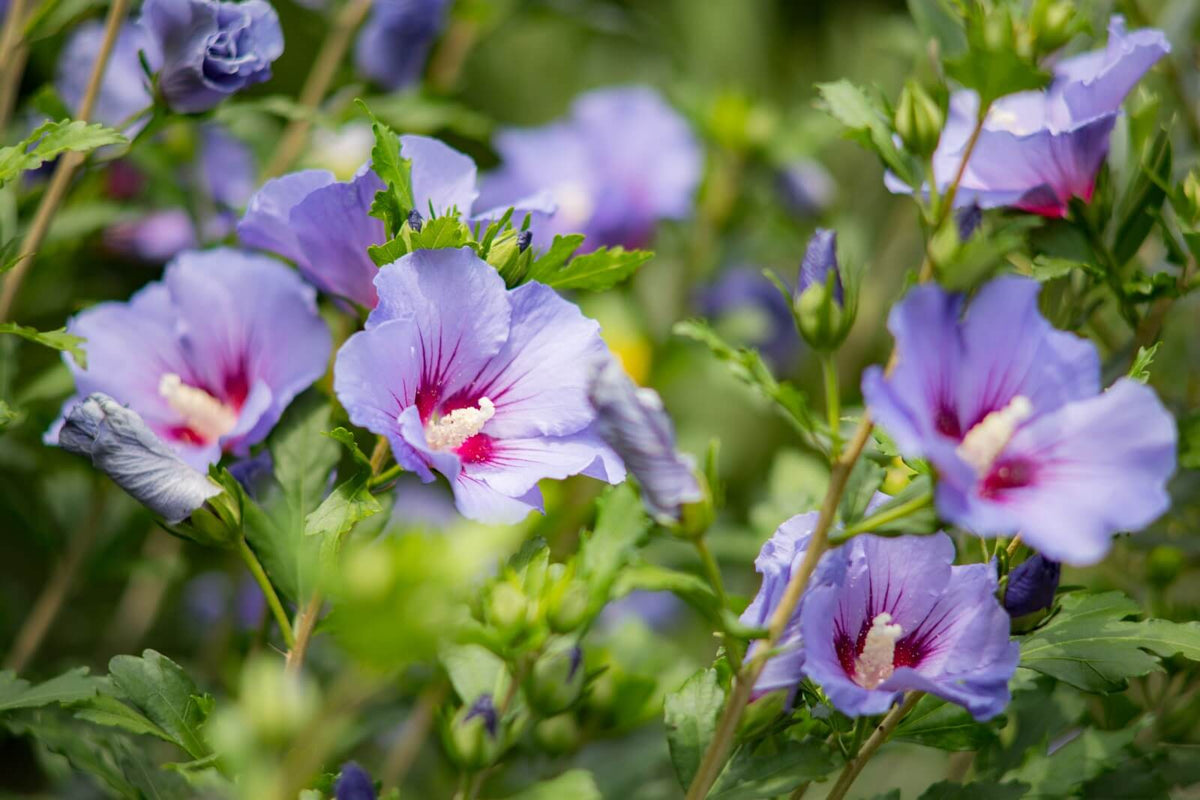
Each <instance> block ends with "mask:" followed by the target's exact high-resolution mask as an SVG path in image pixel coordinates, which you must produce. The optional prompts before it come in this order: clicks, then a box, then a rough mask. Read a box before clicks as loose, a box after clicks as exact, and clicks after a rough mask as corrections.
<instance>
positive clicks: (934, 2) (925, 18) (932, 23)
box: [908, 0, 967, 56]
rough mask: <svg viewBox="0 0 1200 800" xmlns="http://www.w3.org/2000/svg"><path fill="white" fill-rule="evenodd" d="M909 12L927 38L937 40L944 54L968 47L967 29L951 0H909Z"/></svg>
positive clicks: (950, 53)
mask: <svg viewBox="0 0 1200 800" xmlns="http://www.w3.org/2000/svg"><path fill="white" fill-rule="evenodd" d="M908 12H909V14H911V15H912V18H913V21H914V22H915V23H916V24H917V29H918V30H919V31H921V33H922V34H924V35H925V36H926V38H929V39H936V40H937V43H938V45H939V46H940V47H941V50H942V55H943V56H956V55H958V54H959V53H961V52H962V51H964V50H966V49H967V32H966V29H965V28H964V26H963V21H962V18H961V17H960V16H959V15H958V13H957V12H955V10H954V8H953V6H952V5H951V3H950V0H908Z"/></svg>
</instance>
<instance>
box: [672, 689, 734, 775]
mask: <svg viewBox="0 0 1200 800" xmlns="http://www.w3.org/2000/svg"><path fill="white" fill-rule="evenodd" d="M724 705H725V690H724V689H722V688H721V683H720V681H719V680H718V679H717V671H716V670H713V669H703V670H700V671H699V672H697V673H696V674H695V675H693V676H692V677H690V678H688V679H687V681H686V682H685V683H684V684H683V686H681V687H680V689H679V691H677V692H675V693H674V694H669V695H667V696H666V698H665V699H664V700H663V718H664V721H665V722H666V725H667V745H668V746H669V747H670V749H671V762H672V763H673V764H674V765H675V772H676V774H677V775H678V776H679V783H680V785H681V786H683V787H685V788H686V787H687V786H689V785H690V784H691V782H692V778H694V777H695V776H696V770H697V769H699V767H700V760H701V759H702V758H703V757H704V751H705V750H707V749H708V745H709V743H710V742H711V741H712V738H713V736H714V735H715V734H716V731H717V721H718V720H719V719H720V717H721V708H722V707H723V706H724Z"/></svg>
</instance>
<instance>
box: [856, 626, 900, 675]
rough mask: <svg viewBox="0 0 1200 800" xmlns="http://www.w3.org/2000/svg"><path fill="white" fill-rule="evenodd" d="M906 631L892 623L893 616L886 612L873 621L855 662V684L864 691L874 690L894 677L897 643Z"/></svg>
mask: <svg viewBox="0 0 1200 800" xmlns="http://www.w3.org/2000/svg"><path fill="white" fill-rule="evenodd" d="M903 635H904V629H903V628H901V627H900V626H899V625H896V624H893V623H892V615H891V614H889V613H887V612H886V611H884V612H883V613H880V614H877V615H876V616H875V618H874V619H873V620H871V628H870V630H868V631H867V640H866V642H865V643H864V644H863V649H862V652H861V653H859V655H858V658H856V659H855V660H854V682H855V683H857V684H858V685H859V686H861V687H863V688H864V689H874V688H875V687H876V686H878V685H879V684H881V683H883V682H884V681H886V680H887V679H888V678H890V677H892V673H893V672H894V671H895V669H896V668H895V658H896V641H897V640H898V639H899V638H900V637H901V636H903Z"/></svg>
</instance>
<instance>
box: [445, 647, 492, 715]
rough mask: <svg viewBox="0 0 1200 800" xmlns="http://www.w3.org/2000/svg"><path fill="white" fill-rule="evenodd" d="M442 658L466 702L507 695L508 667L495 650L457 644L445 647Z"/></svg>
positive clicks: (458, 693) (448, 673)
mask: <svg viewBox="0 0 1200 800" xmlns="http://www.w3.org/2000/svg"><path fill="white" fill-rule="evenodd" d="M439 658H440V659H441V662H442V666H444V667H445V668H446V674H447V675H449V676H450V683H451V685H452V686H454V691H455V693H456V694H457V695H458V698H459V699H460V700H462V701H463V703H464V704H467V705H469V704H471V703H474V702H475V700H476V699H477V698H478V697H479V696H480V695H485V694H490V695H492V696H493V697H495V698H502V697H504V695H505V693H506V691H507V689H508V682H509V677H508V668H507V667H506V666H505V665H504V659H502V658H500V656H498V655H496V654H495V653H493V652H492V651H491V650H488V649H487V648H486V647H482V646H480V645H477V644H464V645H453V646H450V647H446V648H444V649H443V650H442V652H441V654H440V656H439ZM497 702H499V700H498V699H497Z"/></svg>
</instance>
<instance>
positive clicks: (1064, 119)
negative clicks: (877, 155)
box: [888, 16, 1171, 217]
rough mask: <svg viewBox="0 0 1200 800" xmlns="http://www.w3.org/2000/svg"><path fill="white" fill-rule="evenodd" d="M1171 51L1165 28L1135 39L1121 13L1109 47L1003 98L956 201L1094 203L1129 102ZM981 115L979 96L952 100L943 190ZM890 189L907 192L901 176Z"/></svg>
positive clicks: (943, 145)
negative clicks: (1040, 85)
mask: <svg viewBox="0 0 1200 800" xmlns="http://www.w3.org/2000/svg"><path fill="white" fill-rule="evenodd" d="M1170 49H1171V47H1170V45H1169V44H1168V43H1167V39H1166V37H1165V36H1164V35H1163V33H1162V31H1159V30H1155V29H1153V28H1144V29H1142V30H1137V31H1133V32H1132V33H1127V32H1126V30H1125V20H1124V18H1122V17H1120V16H1114V17H1113V18H1112V19H1111V20H1110V21H1109V23H1108V46H1107V47H1106V48H1105V49H1104V50H1097V51H1093V52H1090V53H1084V54H1082V55H1079V56H1075V57H1073V58H1066V59H1063V60H1062V61H1060V62H1059V63H1058V64H1057V65H1055V67H1054V78H1053V80H1052V81H1051V83H1050V85H1049V86H1048V87H1047V88H1046V89H1045V90H1044V91H1030V92H1018V93H1017V94H1012V95H1009V96H1007V97H1003V98H1001V99H999V100H998V101H996V102H995V103H994V104H993V106H992V108H991V109H990V110H989V111H988V116H987V120H986V121H985V122H984V126H983V132H982V133H981V134H980V136H979V141H978V142H977V143H976V145H975V149H974V151H973V152H972V153H971V160H970V161H969V162H968V164H967V169H966V171H965V172H964V173H963V179H962V183H961V184H960V185H959V190H958V193H957V195H956V196H955V204H956V205H960V206H961V205H969V204H971V203H977V204H978V205H979V206H981V207H983V208H995V207H997V206H1014V207H1016V208H1020V209H1022V210H1024V211H1028V212H1031V213H1034V214H1042V215H1044V216H1047V217H1061V216H1063V215H1065V214H1066V213H1067V206H1068V203H1069V202H1070V200H1071V198H1072V197H1081V198H1083V199H1084V200H1090V199H1091V196H1092V189H1093V188H1094V185H1095V180H1096V173H1097V172H1098V171H1099V170H1100V166H1101V164H1102V163H1103V162H1104V158H1105V156H1106V155H1107V154H1108V139H1109V134H1110V133H1112V129H1113V125H1114V123H1115V122H1116V119H1117V114H1118V113H1120V110H1121V103H1122V102H1123V101H1124V99H1125V96H1126V95H1127V94H1129V92H1130V90H1131V89H1133V87H1134V86H1135V85H1136V84H1137V82H1138V81H1139V80H1141V78H1142V76H1143V75H1144V74H1145V73H1146V71H1147V70H1149V69H1150V68H1151V67H1152V66H1154V64H1155V62H1157V61H1158V60H1159V59H1160V58H1162V57H1163V56H1164V55H1165V54H1166V53H1168V52H1170ZM978 110H979V96H978V95H977V94H976V93H975V92H973V91H969V90H966V91H959V92H955V93H954V94H953V95H951V97H950V114H949V118H948V119H947V121H946V127H945V129H944V130H943V131H942V137H941V140H940V141H939V142H938V148H937V151H936V152H935V153H934V156H933V172H934V180H935V181H936V182H937V185H938V188H939V189H942V190H944V189H945V188H946V187H948V186H949V185H950V183H951V181H953V180H954V176H955V175H956V174H957V173H958V169H959V165H960V164H961V163H962V157H963V151H964V150H965V149H966V146H967V141H968V140H969V139H970V136H971V132H972V130H973V129H974V127H975V120H976V117H977V115H978ZM888 185H889V187H890V188H891V189H892V190H893V191H903V192H907V191H909V189H908V187H906V186H903V185H902V184H900V183H899V182H898V181H896V180H895V179H891V180H889V182H888Z"/></svg>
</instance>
